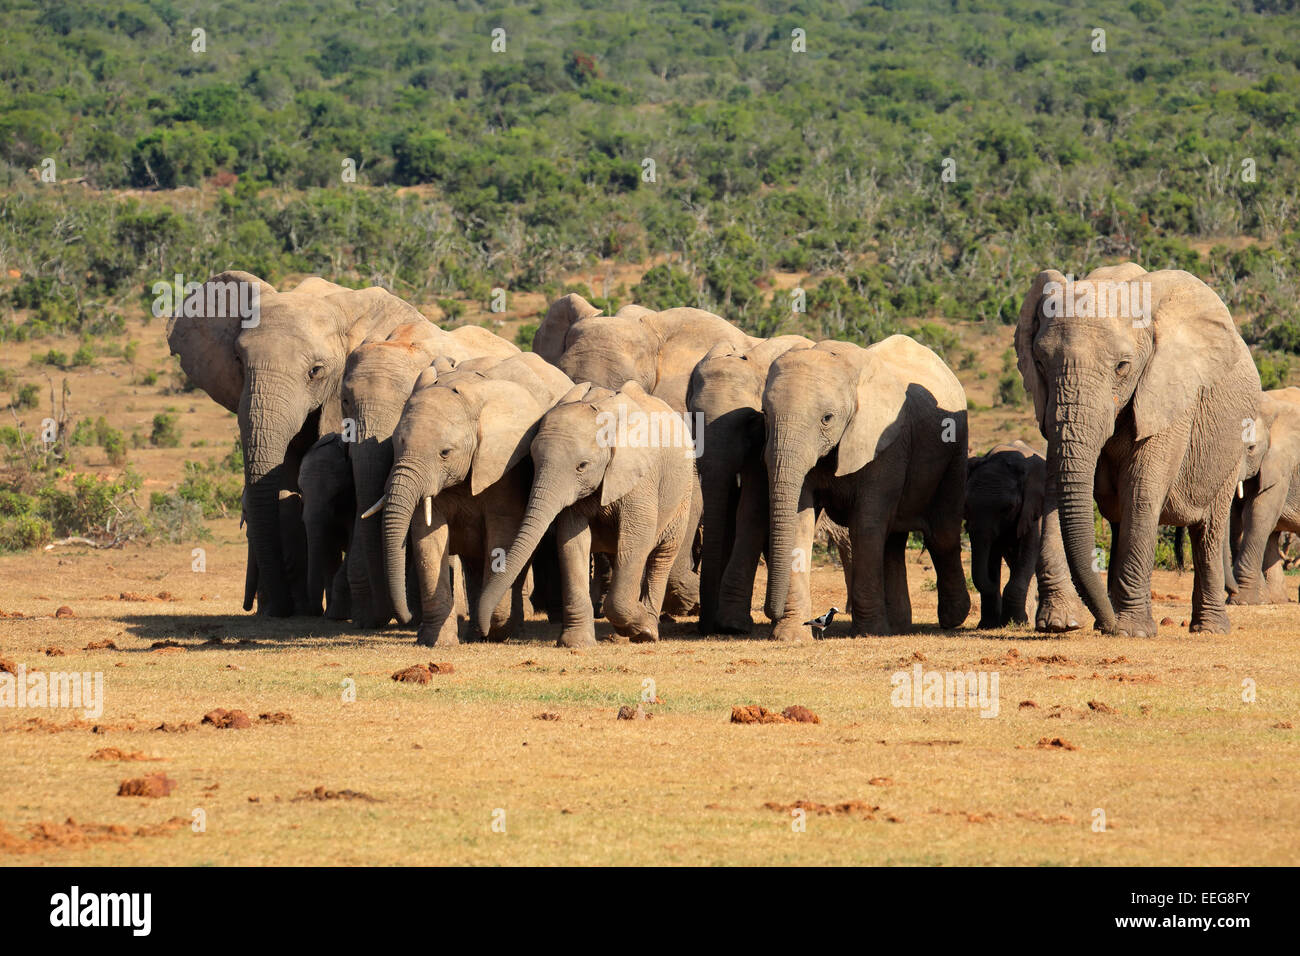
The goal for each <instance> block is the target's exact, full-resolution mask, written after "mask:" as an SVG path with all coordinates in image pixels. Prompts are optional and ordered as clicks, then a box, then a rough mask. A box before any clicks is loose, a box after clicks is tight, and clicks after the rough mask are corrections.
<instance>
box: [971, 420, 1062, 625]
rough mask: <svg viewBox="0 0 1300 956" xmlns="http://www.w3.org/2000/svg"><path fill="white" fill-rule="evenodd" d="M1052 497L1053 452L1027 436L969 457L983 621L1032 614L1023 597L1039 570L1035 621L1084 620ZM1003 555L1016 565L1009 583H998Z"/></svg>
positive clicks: (1020, 620)
mask: <svg viewBox="0 0 1300 956" xmlns="http://www.w3.org/2000/svg"><path fill="white" fill-rule="evenodd" d="M1046 497H1047V460H1046V459H1045V458H1043V456H1042V455H1040V454H1038V452H1036V451H1034V450H1033V449H1032V448H1030V447H1029V446H1028V445H1026V444H1025V443H1024V442H1021V441H1017V442H1012V443H1011V444H1009V445H997V446H995V447H994V448H993V449H992V450H991V451H989V453H988V454H986V455H978V456H972V457H971V458H969V459H968V460H967V462H966V532H967V534H968V535H969V536H970V568H971V579H972V580H973V581H974V582H975V589H976V590H977V591H979V593H980V622H979V627H980V628H999V627H1006V626H1007V625H1008V624H1024V623H1026V622H1028V620H1029V616H1028V614H1027V613H1026V612H1025V602H1026V600H1027V599H1028V593H1029V579H1030V578H1031V577H1033V576H1034V575H1037V577H1038V609H1037V613H1036V614H1035V626H1036V627H1037V629H1038V630H1040V631H1070V630H1074V629H1075V628H1077V627H1079V622H1078V620H1077V619H1076V618H1075V613H1074V608H1075V606H1076V605H1077V603H1078V597H1077V596H1076V595H1075V593H1074V587H1073V586H1072V585H1071V584H1070V569H1069V566H1068V565H1067V564H1066V563H1065V550H1064V548H1063V546H1062V544H1061V526H1060V522H1059V518H1058V515H1057V510H1056V507H1055V505H1054V504H1053V505H1052V506H1050V507H1049V506H1048V504H1047V501H1046ZM1003 561H1005V562H1006V564H1007V569H1008V570H1009V572H1010V580H1008V581H1007V587H1006V590H1005V591H1002V590H1000V589H1001V583H1002V563H1003Z"/></svg>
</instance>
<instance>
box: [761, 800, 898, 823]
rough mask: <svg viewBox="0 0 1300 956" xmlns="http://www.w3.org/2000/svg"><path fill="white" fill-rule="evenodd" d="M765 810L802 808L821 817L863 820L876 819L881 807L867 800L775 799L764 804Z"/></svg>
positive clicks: (782, 811)
mask: <svg viewBox="0 0 1300 956" xmlns="http://www.w3.org/2000/svg"><path fill="white" fill-rule="evenodd" d="M763 809H765V810H775V811H777V812H778V813H790V812H791V811H794V810H802V811H803V812H804V813H813V814H816V815H817V816H819V817H828V816H844V817H859V818H861V819H863V820H874V819H876V811H877V810H879V809H880V807H878V806H875V805H873V804H871V803H868V802H867V801H865V800H845V801H843V802H841V803H817V802H815V801H812V800H796V801H795V802H794V803H777V802H776V801H775V800H769V801H768V802H767V803H765V804H763Z"/></svg>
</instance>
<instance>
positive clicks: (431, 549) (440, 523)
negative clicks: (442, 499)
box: [410, 514, 460, 647]
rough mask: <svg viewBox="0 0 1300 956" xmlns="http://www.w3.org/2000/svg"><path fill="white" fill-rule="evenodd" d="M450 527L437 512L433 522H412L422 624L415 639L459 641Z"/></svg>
mask: <svg viewBox="0 0 1300 956" xmlns="http://www.w3.org/2000/svg"><path fill="white" fill-rule="evenodd" d="M449 537H450V529H449V528H448V527H447V521H446V518H444V517H443V516H442V515H441V514H437V515H436V520H435V521H434V522H433V524H432V525H426V524H425V523H424V522H423V521H413V522H411V534H410V542H411V543H410V548H411V550H412V551H414V552H415V576H416V577H417V578H418V579H419V583H420V626H419V628H418V630H417V631H416V634H415V642H416V643H417V644H422V645H425V646H435V645H436V646H438V647H444V646H447V645H451V644H459V643H460V636H459V635H458V634H457V628H456V613H455V596H454V593H453V583H452V576H451V566H450V560H449V555H448V552H447V545H448V540H449Z"/></svg>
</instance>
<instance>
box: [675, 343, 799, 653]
mask: <svg viewBox="0 0 1300 956" xmlns="http://www.w3.org/2000/svg"><path fill="white" fill-rule="evenodd" d="M812 347H813V342H812V341H810V340H809V339H805V338H804V337H803V336H799V335H786V336H781V337H779V338H776V339H771V340H768V341H764V342H762V343H760V344H759V345H757V346H755V347H753V348H751V349H748V350H742V349H740V348H737V347H736V346H734V345H728V344H726V343H723V344H719V345H715V346H714V347H713V348H711V349H710V350H709V352H708V353H707V354H706V355H705V356H704V358H702V359H700V361H699V364H697V365H696V366H695V368H694V370H693V371H692V372H691V378H690V383H689V385H688V386H687V389H686V409H687V411H688V412H690V413H691V420H692V422H693V423H694V426H695V427H696V428H698V429H699V434H698V435H696V436H695V437H696V440H697V442H698V447H699V449H700V457H699V459H698V460H697V462H696V466H697V468H698V469H699V475H700V484H701V486H702V490H703V494H704V521H703V524H704V551H703V555H702V558H701V562H700V630H701V631H702V632H704V633H709V632H711V631H712V630H714V628H715V626H716V618H717V613H718V603H719V590H720V587H721V582H722V576H723V570H724V569H725V568H726V565H727V561H728V560H729V558H730V552H731V543H732V542H733V541H734V540H735V537H736V522H737V521H738V520H739V521H747V520H750V521H752V520H755V519H761V520H762V521H763V522H764V524H765V523H766V520H767V515H766V514H763V515H761V516H758V515H743V516H737V514H736V509H737V507H738V503H739V494H740V483H741V479H742V476H743V475H744V474H745V473H746V472H747V471H749V470H752V469H753V468H754V467H755V466H757V467H758V468H759V469H760V470H761V468H762V460H763V445H764V442H765V441H766V437H767V436H766V427H765V424H764V419H763V387H764V385H765V384H766V382H767V371H768V368H769V367H770V365H771V363H772V361H773V360H774V359H776V358H777V357H779V356H780V355H783V354H785V353H786V352H788V351H789V350H790V349H792V348H812ZM751 477H752V476H751ZM766 480H767V479H766V476H764V477H763V482H764V483H766ZM749 586H750V588H751V589H752V587H753V580H752V579H751V580H750V581H749ZM743 601H744V605H745V607H746V608H748V606H749V595H748V594H746V595H744V597H743Z"/></svg>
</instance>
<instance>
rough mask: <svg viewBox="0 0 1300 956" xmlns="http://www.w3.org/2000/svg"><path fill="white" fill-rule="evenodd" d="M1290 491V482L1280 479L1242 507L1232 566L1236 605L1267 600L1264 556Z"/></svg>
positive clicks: (1233, 598) (1234, 601) (1233, 599)
mask: <svg viewBox="0 0 1300 956" xmlns="http://www.w3.org/2000/svg"><path fill="white" fill-rule="evenodd" d="M1287 492H1288V488H1287V485H1286V484H1285V483H1283V482H1278V483H1277V484H1275V485H1273V486H1272V487H1271V488H1266V489H1265V490H1263V491H1261V492H1259V493H1257V494H1256V495H1255V496H1254V497H1253V498H1252V499H1250V500H1248V501H1247V502H1246V503H1245V505H1244V507H1243V508H1242V514H1241V548H1240V550H1239V551H1238V553H1237V560H1236V563H1235V564H1234V565H1233V574H1234V577H1235V578H1236V580H1237V593H1236V594H1234V595H1233V596H1232V603H1233V604H1263V603H1264V601H1265V599H1266V588H1265V582H1264V555H1265V551H1266V550H1267V549H1268V542H1269V539H1270V538H1271V537H1272V536H1273V532H1274V530H1275V529H1276V528H1277V523H1278V519H1279V518H1281V516H1282V511H1283V509H1284V508H1285V506H1286V497H1287Z"/></svg>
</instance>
